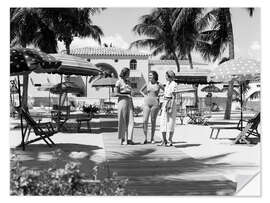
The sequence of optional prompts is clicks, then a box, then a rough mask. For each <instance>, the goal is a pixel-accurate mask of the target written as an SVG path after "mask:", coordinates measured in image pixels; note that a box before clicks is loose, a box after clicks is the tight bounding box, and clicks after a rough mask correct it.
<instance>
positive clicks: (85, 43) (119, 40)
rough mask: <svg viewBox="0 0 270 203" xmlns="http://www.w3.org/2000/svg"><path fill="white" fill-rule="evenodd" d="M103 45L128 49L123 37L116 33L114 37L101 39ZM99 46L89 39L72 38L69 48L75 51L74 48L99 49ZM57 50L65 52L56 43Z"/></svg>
mask: <svg viewBox="0 0 270 203" xmlns="http://www.w3.org/2000/svg"><path fill="white" fill-rule="evenodd" d="M104 43H106V44H108V45H110V44H112V45H113V47H117V48H122V49H128V47H129V43H127V42H126V41H125V40H124V39H123V37H122V36H121V35H120V34H118V33H116V34H115V35H112V36H106V37H102V38H101V44H102V45H103V44H104ZM99 46H100V45H99V44H98V42H97V41H94V40H93V39H91V38H78V37H76V38H74V40H73V41H72V43H71V45H70V48H71V49H75V48H82V47H99ZM58 50H59V51H61V50H65V45H64V43H63V42H58Z"/></svg>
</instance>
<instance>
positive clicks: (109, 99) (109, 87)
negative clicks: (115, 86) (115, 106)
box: [109, 87, 111, 102]
mask: <svg viewBox="0 0 270 203" xmlns="http://www.w3.org/2000/svg"><path fill="white" fill-rule="evenodd" d="M109 102H111V87H109Z"/></svg>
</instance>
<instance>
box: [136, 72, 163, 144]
mask: <svg viewBox="0 0 270 203" xmlns="http://www.w3.org/2000/svg"><path fill="white" fill-rule="evenodd" d="M148 77H149V83H148V84H145V85H144V86H143V87H142V88H141V90H140V92H141V93H142V94H143V95H144V107H143V132H144V136H145V140H144V142H143V144H147V143H148V141H147V128H148V120H149V116H150V115H151V140H150V142H151V143H152V144H153V143H155V140H154V135H155V130H156V120H157V115H158V112H159V109H160V108H159V97H158V96H159V91H160V89H163V90H164V87H163V86H162V85H161V84H160V83H159V82H158V74H157V72H156V71H150V72H149V76H148ZM145 92H146V93H145Z"/></svg>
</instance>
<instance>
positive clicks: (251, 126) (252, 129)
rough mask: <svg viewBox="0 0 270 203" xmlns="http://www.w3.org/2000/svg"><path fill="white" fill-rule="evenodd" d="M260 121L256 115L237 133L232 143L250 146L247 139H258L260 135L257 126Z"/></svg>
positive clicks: (259, 116)
mask: <svg viewBox="0 0 270 203" xmlns="http://www.w3.org/2000/svg"><path fill="white" fill-rule="evenodd" d="M260 121H261V115H260V113H258V114H256V116H255V117H254V118H252V119H250V120H248V121H247V124H246V126H245V128H243V130H242V131H241V132H240V133H239V135H238V136H237V137H236V139H235V141H234V143H235V144H237V143H246V144H250V142H249V140H248V138H249V136H250V135H253V136H255V137H258V138H260V137H261V135H260V133H259V132H258V126H259V124H260Z"/></svg>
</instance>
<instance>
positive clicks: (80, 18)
mask: <svg viewBox="0 0 270 203" xmlns="http://www.w3.org/2000/svg"><path fill="white" fill-rule="evenodd" d="M40 10H41V13H40V17H41V18H43V19H44V21H45V22H46V24H48V25H50V26H51V27H52V29H53V30H54V33H55V35H56V37H57V39H58V40H59V41H60V42H62V41H63V42H64V44H65V48H66V53H67V54H69V53H70V45H71V43H72V41H73V38H74V37H82V38H85V37H91V38H93V39H94V40H97V41H98V42H99V44H100V43H101V39H100V37H101V36H102V35H103V32H102V30H101V28H100V27H99V26H97V25H94V24H93V22H92V20H91V18H90V17H91V15H94V14H96V13H98V12H100V11H101V10H102V9H99V8H46V9H40Z"/></svg>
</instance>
